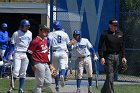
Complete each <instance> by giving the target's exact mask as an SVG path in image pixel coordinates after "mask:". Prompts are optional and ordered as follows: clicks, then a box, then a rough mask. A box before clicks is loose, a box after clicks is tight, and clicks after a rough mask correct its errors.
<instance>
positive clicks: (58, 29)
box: [48, 21, 70, 91]
mask: <svg viewBox="0 0 140 93" xmlns="http://www.w3.org/2000/svg"><path fill="white" fill-rule="evenodd" d="M53 28H54V30H55V31H53V32H51V33H49V35H48V38H49V40H50V46H51V47H52V52H53V53H52V64H53V65H54V67H55V68H56V69H57V71H58V73H57V75H56V77H55V84H56V91H59V79H60V85H61V87H64V85H65V83H64V76H65V71H66V65H67V64H68V54H67V51H68V49H67V46H69V45H70V39H69V36H68V34H67V33H66V32H64V30H63V29H62V25H61V23H60V21H55V22H54V23H53ZM59 71H60V73H59ZM59 75H60V77H59Z"/></svg>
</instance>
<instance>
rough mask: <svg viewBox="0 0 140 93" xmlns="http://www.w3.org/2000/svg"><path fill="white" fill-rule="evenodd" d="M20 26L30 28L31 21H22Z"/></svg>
mask: <svg viewBox="0 0 140 93" xmlns="http://www.w3.org/2000/svg"><path fill="white" fill-rule="evenodd" d="M20 26H30V22H29V20H27V19H23V20H21V22H20Z"/></svg>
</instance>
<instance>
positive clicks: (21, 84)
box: [19, 78, 25, 89]
mask: <svg viewBox="0 0 140 93" xmlns="http://www.w3.org/2000/svg"><path fill="white" fill-rule="evenodd" d="M24 81H25V78H19V89H23V87H24Z"/></svg>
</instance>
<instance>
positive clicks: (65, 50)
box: [52, 50, 66, 52]
mask: <svg viewBox="0 0 140 93" xmlns="http://www.w3.org/2000/svg"><path fill="white" fill-rule="evenodd" d="M52 51H53V52H56V51H66V50H52Z"/></svg>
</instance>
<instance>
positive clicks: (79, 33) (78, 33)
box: [73, 30, 81, 41]
mask: <svg viewBox="0 0 140 93" xmlns="http://www.w3.org/2000/svg"><path fill="white" fill-rule="evenodd" d="M74 35H79V36H80V37H79V38H77V41H80V39H81V31H80V30H74V32H73V37H74Z"/></svg>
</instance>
